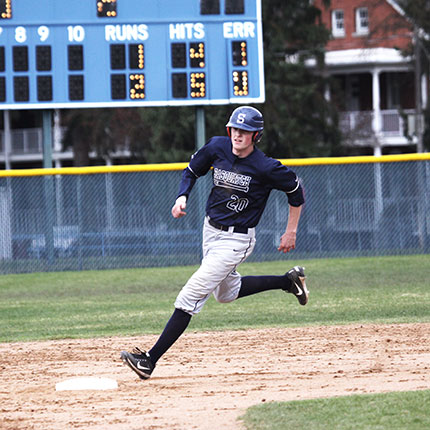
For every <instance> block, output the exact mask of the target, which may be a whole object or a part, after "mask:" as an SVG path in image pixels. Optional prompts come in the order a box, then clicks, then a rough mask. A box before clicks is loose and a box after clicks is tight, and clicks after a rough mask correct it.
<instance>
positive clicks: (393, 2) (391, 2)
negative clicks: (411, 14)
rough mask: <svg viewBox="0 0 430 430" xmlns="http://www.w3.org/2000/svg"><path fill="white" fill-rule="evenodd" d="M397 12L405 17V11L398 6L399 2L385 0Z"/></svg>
mask: <svg viewBox="0 0 430 430" xmlns="http://www.w3.org/2000/svg"><path fill="white" fill-rule="evenodd" d="M385 1H386V2H387V3H388V4H389V5H390V6H391V7H392V8H393V9H394V10H395V11H396V12H397V13H399V14H400V15H402V16H404V17H406V14H405V11H404V10H403V9H402V8H401V7H400V6H399V4H398V3H397V2H396V1H394V0H385Z"/></svg>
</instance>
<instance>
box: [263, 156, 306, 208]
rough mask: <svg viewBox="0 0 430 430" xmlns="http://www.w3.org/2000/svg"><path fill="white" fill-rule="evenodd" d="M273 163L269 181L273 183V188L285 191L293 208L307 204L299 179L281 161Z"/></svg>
mask: <svg viewBox="0 0 430 430" xmlns="http://www.w3.org/2000/svg"><path fill="white" fill-rule="evenodd" d="M273 161H274V163H273V166H272V169H271V170H270V174H269V181H270V182H271V183H272V186H273V188H275V189H277V190H280V191H284V192H285V193H286V194H287V197H288V203H289V204H290V205H291V206H301V205H302V204H303V203H304V202H305V198H304V192H303V186H302V184H301V183H300V179H299V177H298V176H297V175H296V173H295V172H293V171H292V170H291V169H290V168H289V167H287V166H284V165H283V164H282V163H281V162H280V161H278V160H273Z"/></svg>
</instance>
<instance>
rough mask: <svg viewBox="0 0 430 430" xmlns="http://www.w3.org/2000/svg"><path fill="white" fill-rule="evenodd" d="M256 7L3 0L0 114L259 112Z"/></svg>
mask: <svg viewBox="0 0 430 430" xmlns="http://www.w3.org/2000/svg"><path fill="white" fill-rule="evenodd" d="M261 19H262V18H261V0H0V109H39V108H40V109H50V108H81V107H116V106H117V107H127V106H130V107H131V106H174V105H205V104H229V103H260V102H263V101H264V99H265V95H264V72H263V41H262V21H261Z"/></svg>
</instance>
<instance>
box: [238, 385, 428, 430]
mask: <svg viewBox="0 0 430 430" xmlns="http://www.w3.org/2000/svg"><path fill="white" fill-rule="evenodd" d="M429 404H430V391H412V392H398V393H389V394H372V395H367V394H366V395H354V396H347V397H337V398H331V399H316V400H303V401H293V402H288V403H267V404H264V405H259V406H254V407H252V408H250V409H248V410H247V412H246V414H245V415H244V416H243V417H241V419H242V420H243V422H244V424H245V426H246V428H247V429H249V430H281V429H288V430H305V429H306V430H427V429H429V428H430V413H429V409H428V405H429Z"/></svg>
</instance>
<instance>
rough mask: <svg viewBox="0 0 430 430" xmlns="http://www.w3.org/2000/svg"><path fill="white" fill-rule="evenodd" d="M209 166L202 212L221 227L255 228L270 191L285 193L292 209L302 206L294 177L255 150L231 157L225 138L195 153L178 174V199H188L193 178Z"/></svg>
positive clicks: (205, 170) (281, 166) (297, 180)
mask: <svg viewBox="0 0 430 430" xmlns="http://www.w3.org/2000/svg"><path fill="white" fill-rule="evenodd" d="M211 167H213V172H212V177H213V187H212V190H211V192H210V195H209V197H208V201H207V205H206V213H207V215H209V217H210V218H212V219H213V220H214V221H216V222H218V223H219V224H222V225H225V226H239V227H255V226H256V225H257V224H258V222H259V220H260V218H261V215H262V214H263V211H264V208H265V207H266V203H267V199H268V198H269V194H270V192H271V191H272V190H273V189H276V190H280V191H284V192H285V193H287V196H288V202H289V204H290V205H292V206H300V205H302V204H303V203H304V197H303V190H302V187H301V185H300V183H299V179H298V177H297V175H296V174H295V173H294V172H293V171H292V170H291V169H289V168H288V167H286V166H283V165H282V164H281V163H280V162H279V161H278V160H275V159H273V158H270V157H268V156H266V155H265V154H264V153H263V152H262V151H260V150H259V149H258V148H257V147H254V151H253V152H252V153H251V154H249V155H248V156H247V157H244V158H240V157H237V156H236V155H234V154H233V152H232V143H231V140H230V138H229V137H220V136H216V137H213V138H212V139H210V140H209V142H208V143H207V144H206V145H205V146H204V147H203V148H201V149H200V150H199V151H197V152H196V153H195V154H194V155H193V156H192V157H191V161H190V163H189V165H188V167H187V168H186V169H184V171H183V174H182V180H181V184H180V186H179V193H178V197H179V196H182V195H184V196H186V197H187V198H188V196H189V194H190V192H191V189H192V188H193V186H194V183H195V181H196V179H197V178H198V177H200V176H204V175H205V174H206V173H207V172H208V171H209V170H210V168H211Z"/></svg>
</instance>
